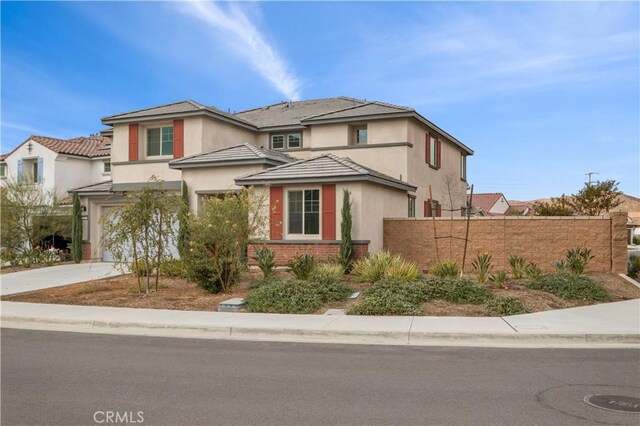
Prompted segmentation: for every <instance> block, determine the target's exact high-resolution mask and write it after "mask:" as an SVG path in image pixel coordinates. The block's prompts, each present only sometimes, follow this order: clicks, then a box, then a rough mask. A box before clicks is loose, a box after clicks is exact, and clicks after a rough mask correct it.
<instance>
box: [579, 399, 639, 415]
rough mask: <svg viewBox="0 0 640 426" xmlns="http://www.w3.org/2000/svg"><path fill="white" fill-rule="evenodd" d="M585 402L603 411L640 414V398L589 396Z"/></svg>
mask: <svg viewBox="0 0 640 426" xmlns="http://www.w3.org/2000/svg"><path fill="white" fill-rule="evenodd" d="M584 402H586V403H587V404H589V405H591V406H593V407H596V408H602V409H603V410H609V411H620V412H623V413H640V398H635V397H633V396H624V395H587V396H585V397H584Z"/></svg>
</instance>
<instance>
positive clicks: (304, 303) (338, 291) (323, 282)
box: [245, 277, 352, 314]
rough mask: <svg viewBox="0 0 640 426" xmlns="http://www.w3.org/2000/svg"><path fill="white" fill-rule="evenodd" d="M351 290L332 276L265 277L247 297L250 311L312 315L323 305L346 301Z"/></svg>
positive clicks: (246, 301)
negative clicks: (311, 277) (301, 278)
mask: <svg viewBox="0 0 640 426" xmlns="http://www.w3.org/2000/svg"><path fill="white" fill-rule="evenodd" d="M351 292H352V290H351V289H350V288H349V287H348V286H346V285H345V284H344V283H343V282H342V281H340V280H337V279H335V278H331V277H324V278H323V279H315V280H309V281H304V280H299V279H294V278H290V279H272V280H264V281H262V282H261V284H260V285H259V286H258V287H257V288H255V289H254V290H253V291H252V292H251V293H249V295H248V296H247V297H246V298H245V306H246V308H247V310H248V311H250V312H267V313H277V314H310V313H313V312H315V311H317V310H318V309H319V308H320V307H321V306H322V305H323V304H325V303H328V302H337V301H340V300H344V299H345V298H346V297H347V296H348V295H350V294H351Z"/></svg>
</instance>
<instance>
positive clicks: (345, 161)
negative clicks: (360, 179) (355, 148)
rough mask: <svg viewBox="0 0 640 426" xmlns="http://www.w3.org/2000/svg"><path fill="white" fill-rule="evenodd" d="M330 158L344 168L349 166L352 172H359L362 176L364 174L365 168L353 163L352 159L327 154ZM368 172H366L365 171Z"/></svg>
mask: <svg viewBox="0 0 640 426" xmlns="http://www.w3.org/2000/svg"><path fill="white" fill-rule="evenodd" d="M325 155H326V156H328V157H331V158H332V159H333V160H335V161H337V162H338V163H340V164H342V165H343V166H347V167H349V168H350V169H351V170H353V171H355V172H358V173H360V174H362V173H363V170H362V169H363V168H364V167H363V166H361V165H360V164H358V163H356V162H355V161H353V160H352V159H351V158H349V157H339V156H337V155H335V154H333V153H328V154H325ZM365 172H366V170H365Z"/></svg>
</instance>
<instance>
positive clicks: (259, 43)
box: [178, 1, 300, 100]
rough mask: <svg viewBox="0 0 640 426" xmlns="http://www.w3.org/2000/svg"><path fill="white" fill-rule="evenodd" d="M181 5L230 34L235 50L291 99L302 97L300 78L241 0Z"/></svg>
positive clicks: (197, 16) (224, 33) (219, 31)
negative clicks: (239, 3) (231, 2)
mask: <svg viewBox="0 0 640 426" xmlns="http://www.w3.org/2000/svg"><path fill="white" fill-rule="evenodd" d="M178 8H179V10H181V11H182V12H183V13H185V14H186V15H188V16H191V17H193V18H195V19H197V20H199V21H201V22H202V23H204V24H206V25H207V26H208V27H209V28H210V29H211V30H212V31H214V32H217V33H222V34H223V35H224V36H226V37H227V40H228V43H231V44H233V47H234V51H235V52H236V53H237V54H238V55H239V56H241V57H242V58H243V59H244V60H245V61H246V62H248V63H249V65H250V66H251V67H253V68H254V69H255V70H256V71H257V72H258V73H259V74H260V75H261V76H262V77H264V78H265V79H266V80H267V81H268V82H269V83H271V84H272V85H273V86H274V87H275V88H276V89H277V90H278V91H280V92H281V93H282V94H284V95H285V96H286V97H287V98H288V99H290V100H298V99H299V98H300V80H299V79H298V78H297V77H296V76H295V75H294V73H293V72H292V71H291V69H290V67H289V66H288V65H287V63H286V61H285V59H284V58H283V57H282V56H281V55H280V54H279V53H278V52H277V50H276V49H275V48H274V47H273V46H272V45H271V44H270V43H269V42H268V41H267V38H266V36H265V35H264V34H263V33H262V32H261V31H260V30H259V29H258V28H257V27H256V26H255V25H254V24H253V23H252V22H251V20H250V19H249V17H248V16H247V15H246V14H245V13H244V12H243V11H242V9H240V7H239V6H238V5H237V4H228V5H227V6H226V7H225V8H223V7H222V6H221V5H219V4H216V3H210V2H204V1H195V2H184V3H180V5H179V6H178Z"/></svg>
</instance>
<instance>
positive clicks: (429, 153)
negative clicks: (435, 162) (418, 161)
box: [424, 133, 431, 164]
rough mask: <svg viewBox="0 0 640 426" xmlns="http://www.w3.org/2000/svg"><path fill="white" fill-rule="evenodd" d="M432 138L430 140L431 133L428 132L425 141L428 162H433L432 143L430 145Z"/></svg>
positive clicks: (425, 156) (425, 159) (425, 157)
mask: <svg viewBox="0 0 640 426" xmlns="http://www.w3.org/2000/svg"><path fill="white" fill-rule="evenodd" d="M430 142H431V141H430V140H429V133H427V136H426V140H425V142H424V152H425V154H424V161H426V163H427V164H429V163H430V162H431V149H430V148H431V145H430Z"/></svg>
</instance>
